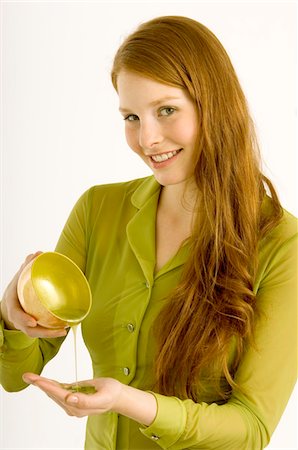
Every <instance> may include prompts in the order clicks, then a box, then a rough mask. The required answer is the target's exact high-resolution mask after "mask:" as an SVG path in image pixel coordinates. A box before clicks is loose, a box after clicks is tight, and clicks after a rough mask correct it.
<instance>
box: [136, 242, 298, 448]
mask: <svg viewBox="0 0 298 450" xmlns="http://www.w3.org/2000/svg"><path fill="white" fill-rule="evenodd" d="M297 273H298V272H297V235H295V236H294V237H292V238H290V239H288V240H287V241H286V242H285V243H284V244H282V245H281V246H279V248H278V249H277V250H276V251H275V253H274V254H273V255H272V256H271V257H270V260H269V262H268V264H267V265H266V268H265V270H264V273H263V274H262V280H261V282H260V284H259V288H258V292H257V302H258V305H259V310H260V315H259V319H258V322H257V325H256V330H255V345H253V346H250V347H249V348H248V349H247V351H246V354H245V355H244V357H243V359H242V362H241V364H240V365H239V368H238V370H237V373H236V381H237V383H239V385H240V386H241V387H242V390H241V392H235V393H234V394H233V395H232V397H231V398H230V400H229V401H228V402H227V403H226V404H223V405H218V404H216V403H211V404H207V403H195V402H193V401H192V400H181V399H178V398H176V397H166V396H163V395H159V394H154V395H155V397H156V400H157V405H158V411H157V415H156V418H155V420H154V422H153V423H152V424H151V425H150V426H149V427H147V428H145V427H144V428H141V432H142V433H143V434H144V435H145V436H147V437H148V438H149V439H152V440H154V441H155V442H156V443H157V444H158V445H159V446H160V447H161V448H163V449H165V448H166V449H171V450H174V449H175V450H176V449H177V450H178V449H185V448H189V449H204V450H208V449H210V450H211V449H212V450H215V449H218V450H219V449H220V450H232V449H233V450H234V449H237V450H252V449H253V450H259V449H263V448H264V447H265V446H266V445H268V443H269V440H270V437H271V435H272V433H273V431H274V429H275V428H276V426H277V424H278V422H279V420H280V418H281V415H282V413H283V411H284V409H285V407H286V405H287V402H288V400H289V397H290V395H291V393H292V390H293V388H294V385H295V382H296V376H297Z"/></svg>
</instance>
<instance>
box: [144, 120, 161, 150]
mask: <svg viewBox="0 0 298 450" xmlns="http://www.w3.org/2000/svg"><path fill="white" fill-rule="evenodd" d="M162 140H163V135H162V130H161V127H160V124H159V123H158V122H157V121H155V120H146V121H143V122H141V123H140V128H139V144H140V146H141V147H142V148H143V150H149V151H152V150H153V149H154V147H155V146H157V145H159V144H160V143H161V142H162Z"/></svg>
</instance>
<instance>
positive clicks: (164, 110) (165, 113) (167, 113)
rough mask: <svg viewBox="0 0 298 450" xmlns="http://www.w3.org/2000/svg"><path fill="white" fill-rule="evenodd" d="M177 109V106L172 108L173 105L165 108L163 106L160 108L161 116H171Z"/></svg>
mask: <svg viewBox="0 0 298 450" xmlns="http://www.w3.org/2000/svg"><path fill="white" fill-rule="evenodd" d="M174 111H175V108H172V107H171V106H166V107H164V108H161V109H160V110H159V113H160V115H161V116H165V117H166V116H170V115H171V114H173V112H174Z"/></svg>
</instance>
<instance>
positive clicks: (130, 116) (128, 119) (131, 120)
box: [124, 114, 139, 122]
mask: <svg viewBox="0 0 298 450" xmlns="http://www.w3.org/2000/svg"><path fill="white" fill-rule="evenodd" d="M124 120H127V121H128V122H134V121H135V120H139V118H138V116H136V115H135V114H128V116H125V117H124Z"/></svg>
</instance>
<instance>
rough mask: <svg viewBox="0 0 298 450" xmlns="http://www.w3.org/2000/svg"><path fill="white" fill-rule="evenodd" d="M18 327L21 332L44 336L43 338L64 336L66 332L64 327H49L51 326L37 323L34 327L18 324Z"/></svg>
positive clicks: (34, 336)
mask: <svg viewBox="0 0 298 450" xmlns="http://www.w3.org/2000/svg"><path fill="white" fill-rule="evenodd" d="M18 329H19V330H20V331H22V332H23V333H25V334H27V335H28V336H29V337H32V338H45V339H48V338H58V337H65V336H66V335H67V332H68V331H67V330H66V329H65V328H57V329H51V328H44V327H41V326H39V325H37V326H35V327H28V326H24V325H20V326H19V327H18Z"/></svg>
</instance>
